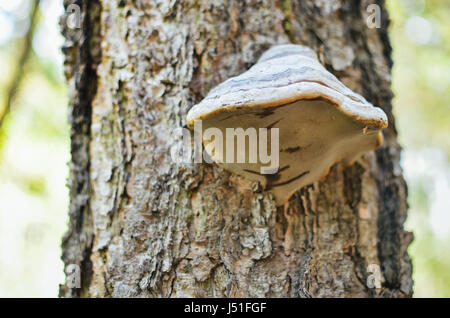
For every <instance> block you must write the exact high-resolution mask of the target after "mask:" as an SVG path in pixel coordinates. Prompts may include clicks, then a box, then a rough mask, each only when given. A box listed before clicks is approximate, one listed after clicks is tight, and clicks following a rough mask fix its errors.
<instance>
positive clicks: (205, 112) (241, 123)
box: [186, 44, 387, 205]
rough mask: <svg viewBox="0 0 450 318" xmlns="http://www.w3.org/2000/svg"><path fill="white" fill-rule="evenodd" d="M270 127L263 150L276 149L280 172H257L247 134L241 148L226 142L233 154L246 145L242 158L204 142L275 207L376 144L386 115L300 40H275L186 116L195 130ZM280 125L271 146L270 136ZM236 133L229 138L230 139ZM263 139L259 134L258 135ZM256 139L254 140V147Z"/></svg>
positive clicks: (259, 166)
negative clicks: (254, 183)
mask: <svg viewBox="0 0 450 318" xmlns="http://www.w3.org/2000/svg"><path fill="white" fill-rule="evenodd" d="M197 121H201V122H202V131H203V132H205V131H206V130H207V129H208V128H217V129H219V130H220V131H221V132H223V136H226V133H227V128H242V129H243V130H244V131H246V132H247V129H248V128H255V129H256V130H257V131H258V132H260V130H259V129H260V128H267V129H268V136H267V148H268V149H272V150H274V149H275V151H276V150H277V148H278V151H279V165H278V170H277V171H276V172H275V171H273V172H274V173H269V174H267V173H261V171H263V170H264V169H263V168H264V167H265V166H266V164H265V163H264V161H261V160H260V158H258V160H257V162H254V161H251V162H250V161H249V160H247V159H249V158H250V156H249V151H251V150H254V149H253V148H251V147H249V144H250V141H251V138H250V135H246V136H245V137H246V138H247V141H248V142H246V143H245V145H244V146H243V148H242V147H241V148H238V147H237V145H232V146H233V147H234V149H232V150H233V151H234V153H235V154H236V153H239V152H242V151H244V152H245V154H246V155H245V156H246V161H245V162H236V161H234V162H231V161H225V160H224V158H227V150H228V151H230V150H231V148H229V149H227V146H226V145H227V143H226V142H223V145H224V147H223V149H220V147H217V143H213V142H212V139H211V138H210V136H209V138H205V135H203V144H204V146H205V150H206V151H207V153H208V154H209V156H210V157H211V158H212V159H213V160H214V161H216V162H217V163H218V164H219V165H220V166H222V167H223V168H225V169H227V170H229V171H232V172H234V173H237V174H239V175H241V176H244V177H246V178H248V179H250V180H254V181H259V182H261V184H262V185H263V187H264V189H265V190H268V191H270V192H272V193H273V194H274V196H275V199H276V202H277V205H282V204H283V203H285V202H286V201H287V200H288V199H289V198H290V197H291V196H292V194H293V193H294V192H295V191H297V190H298V189H300V188H301V187H303V186H305V185H307V184H310V183H313V182H315V181H317V180H319V179H320V178H321V177H322V176H323V175H324V174H326V173H327V171H328V169H329V168H330V167H331V166H332V165H333V164H334V163H336V162H339V161H343V162H344V163H347V164H350V163H352V162H353V161H354V160H355V159H357V158H358V157H359V156H361V155H362V154H363V153H365V152H368V151H371V150H374V149H376V148H378V147H379V146H380V145H381V143H382V141H383V138H382V134H381V130H382V129H384V128H386V127H387V117H386V114H385V113H384V112H383V111H382V110H381V109H380V108H377V107H374V106H373V105H372V104H370V103H369V102H367V101H366V100H365V99H364V98H363V97H362V96H360V95H358V94H356V93H354V92H352V91H351V90H350V89H349V88H347V87H346V86H345V85H344V84H342V83H341V82H340V81H339V80H338V79H337V78H336V77H335V76H334V75H333V74H331V73H330V72H328V71H327V70H326V69H325V68H324V67H323V66H322V65H321V64H320V62H319V61H318V59H317V56H316V54H315V52H314V51H313V50H311V49H310V48H308V47H305V46H301V45H293V44H288V45H278V46H274V47H272V48H271V49H269V50H268V51H266V52H265V53H264V54H263V55H262V56H261V58H260V59H259V60H258V62H257V63H256V64H255V65H254V66H253V67H251V68H250V69H249V70H248V71H246V72H245V73H243V74H241V75H239V76H236V77H233V78H230V79H228V80H226V81H225V82H223V83H221V84H220V85H218V86H217V87H215V88H214V89H212V90H211V91H210V93H209V94H208V95H207V96H206V97H205V98H204V99H203V100H202V101H201V102H200V103H199V104H197V105H194V106H193V107H192V108H191V110H190V111H189V112H188V115H187V120H186V122H187V125H188V127H189V128H190V129H194V124H195V122H197ZM272 128H278V137H279V138H278V140H277V145H275V144H274V143H273V142H272V139H271V137H272V134H274V133H275V132H274V130H271V129H272ZM233 138H234V137H233ZM257 138H258V140H261V136H260V135H258V136H257ZM259 147H260V144H259V143H258V148H259Z"/></svg>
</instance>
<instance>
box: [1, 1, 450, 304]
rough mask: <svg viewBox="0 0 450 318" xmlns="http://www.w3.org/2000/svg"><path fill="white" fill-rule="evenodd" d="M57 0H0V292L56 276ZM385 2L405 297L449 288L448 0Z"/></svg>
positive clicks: (60, 145) (29, 289)
mask: <svg viewBox="0 0 450 318" xmlns="http://www.w3.org/2000/svg"><path fill="white" fill-rule="evenodd" d="M61 2H62V1H56V0H41V1H40V5H39V6H38V7H37V10H36V15H35V16H34V17H35V18H34V23H32V22H31V20H32V19H31V18H32V17H33V3H37V2H34V1H33V0H14V1H11V0H0V70H1V73H0V122H1V124H0V296H3V297H5V296H19V297H20V296H29V297H42V296H49V297H54V296H56V295H57V293H58V284H59V283H61V282H62V281H63V280H64V274H63V265H62V262H61V261H60V253H61V250H60V243H61V237H62V235H63V233H64V232H65V230H66V226H67V224H66V223H67V210H68V191H67V188H66V186H65V183H66V179H67V174H68V167H67V162H68V161H69V159H70V158H69V156H70V155H69V128H68V125H67V119H66V118H67V97H66V95H67V93H66V86H65V83H64V77H63V75H62V61H63V59H62V55H61V53H60V51H59V48H60V46H61V45H62V43H63V41H62V37H61V35H60V34H59V26H58V19H59V16H60V15H61V14H62V10H63V8H62V3H61ZM387 4H388V8H389V10H390V16H391V19H392V21H391V30H390V33H391V41H392V44H393V49H394V51H393V60H394V63H395V64H394V69H393V78H392V81H393V89H394V92H395V94H396V98H395V100H394V111H395V115H396V120H397V127H398V130H399V135H400V142H401V144H402V145H403V147H404V149H405V150H404V154H403V168H404V170H405V176H406V178H407V181H408V184H409V203H410V212H409V218H408V222H407V225H408V229H409V230H411V231H414V233H415V241H414V242H413V244H412V245H411V247H410V255H411V257H412V260H413V263H414V280H415V288H414V290H415V296H416V297H421V296H438V297H439V296H441V297H442V296H446V297H450V272H449V271H448V268H450V246H449V245H450V244H449V243H450V211H449V210H450V186H449V183H450V163H449V159H448V158H449V157H450V103H449V101H450V90H449V84H450V23H449V20H450V1H442V0H427V1H425V0H388V1H387ZM27 48H28V50H27ZM27 52H28V53H27ZM8 105H10V109H8V108H9V106H8ZM3 118H4V120H2V119H3Z"/></svg>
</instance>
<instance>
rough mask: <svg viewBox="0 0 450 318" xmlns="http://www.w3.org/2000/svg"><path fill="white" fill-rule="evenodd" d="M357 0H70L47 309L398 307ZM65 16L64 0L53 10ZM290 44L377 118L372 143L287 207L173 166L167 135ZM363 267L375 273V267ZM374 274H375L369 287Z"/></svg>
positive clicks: (374, 85) (395, 211) (371, 42)
mask: <svg viewBox="0 0 450 318" xmlns="http://www.w3.org/2000/svg"><path fill="white" fill-rule="evenodd" d="M373 2H374V1H373V0H370V1H369V0H366V1H364V0H363V1H344V0H335V1H322V0H308V1H305V0H303V1H302V0H277V1H261V0H246V1H237V0H236V1H233V0H214V1H208V0H203V1H201V0H185V1H176V0H149V1H130V0H128V1H126V0H101V1H100V0H84V1H82V0H79V1H75V4H76V5H78V6H79V8H80V9H81V28H80V29H71V28H69V27H68V26H67V23H65V22H64V21H65V18H67V15H68V14H69V13H67V14H66V16H65V17H63V18H62V21H63V22H62V25H63V32H64V34H65V36H66V39H67V40H66V45H65V47H64V51H65V54H66V76H67V79H68V82H69V85H70V122H71V125H72V126H71V127H72V128H71V144H72V161H71V163H70V169H71V175H70V179H69V186H70V190H71V192H70V199H71V204H70V224H69V230H68V232H67V234H66V236H65V237H64V240H63V260H64V262H65V264H66V269H67V268H68V266H69V265H71V264H75V265H76V266H79V267H80V273H81V288H71V287H72V286H69V284H66V285H65V286H61V290H60V295H61V296H63V297H77V296H81V297H109V296H111V297H181V296H187V297H379V296H382V297H405V296H406V297H407V296H411V294H412V279H411V262H410V259H409V256H408V254H407V251H406V250H407V248H408V245H409V243H410V242H411V240H412V234H411V233H408V232H405V231H404V229H403V222H404V220H405V218H406V213H407V204H406V194H407V188H406V184H405V181H404V179H403V177H402V172H401V168H400V166H399V158H400V150H401V148H400V146H399V145H398V143H397V140H396V137H397V134H396V130H395V125H394V118H393V116H392V107H391V99H392V91H391V89H390V84H391V83H390V69H391V66H392V61H391V58H390V53H391V47H390V44H389V39H388V35H387V27H388V23H389V21H388V16H387V12H386V11H385V9H384V3H383V1H377V2H378V4H379V5H380V7H381V28H369V27H368V26H367V23H366V21H367V18H368V15H369V13H367V7H368V6H369V5H370V4H372V3H373ZM65 3H66V7H68V6H69V4H71V3H73V1H69V0H67V1H65ZM281 43H299V44H304V45H307V46H309V47H311V48H312V49H314V50H316V52H317V53H318V54H319V56H320V59H321V61H322V63H323V64H324V65H325V66H326V67H327V68H328V69H329V70H330V71H331V72H332V73H334V74H335V75H336V76H338V77H339V78H340V79H341V81H343V82H344V84H346V85H347V86H348V87H350V88H351V89H352V90H354V91H356V92H358V93H360V94H361V95H363V96H364V97H365V98H366V99H368V100H369V101H370V102H371V103H373V104H374V105H376V106H379V107H381V108H382V109H383V110H384V111H385V112H386V113H387V114H388V117H389V128H387V129H386V130H385V131H384V137H385V138H384V140H385V141H384V144H383V146H382V147H381V148H380V149H378V150H377V151H376V152H372V153H368V154H366V155H364V156H363V157H362V158H361V159H359V160H358V161H357V162H356V163H355V164H354V165H353V166H351V167H344V166H343V165H341V164H336V165H334V166H333V167H332V169H331V171H330V173H329V175H328V176H327V178H326V180H324V181H322V182H317V183H314V184H312V185H310V186H307V187H305V188H303V189H301V190H300V191H299V192H298V193H297V194H295V195H294V197H293V198H292V199H291V200H290V209H289V210H288V211H289V212H288V213H285V212H284V210H283V208H277V207H276V206H275V203H274V200H273V199H272V197H271V196H270V195H269V194H267V193H264V192H261V191H258V190H255V188H254V187H253V185H252V183H251V182H249V181H247V180H245V179H244V178H241V177H238V176H236V175H232V174H230V173H228V172H226V171H224V170H222V169H221V168H219V167H218V166H217V165H215V164H196V165H194V164H192V165H191V166H188V167H185V166H180V165H178V164H177V163H175V162H173V161H172V160H171V157H170V152H169V150H170V148H171V146H172V145H174V144H175V142H176V139H175V137H174V135H173V131H174V129H175V128H178V127H183V126H184V125H185V117H186V113H187V112H188V110H189V109H190V107H192V105H194V104H195V103H197V102H199V101H200V100H201V99H202V98H203V97H204V96H205V95H206V93H207V92H208V91H209V90H210V89H211V88H212V87H214V86H215V85H217V84H219V83H220V82H222V81H224V80H225V79H227V78H229V77H231V76H235V75H238V74H240V73H242V72H243V71H245V70H247V69H248V68H249V67H250V66H251V65H252V64H254V63H255V62H256V60H257V59H258V57H259V56H260V55H261V54H262V53H263V52H264V51H265V50H266V49H268V48H269V47H271V46H272V45H274V44H281ZM378 269H379V271H378ZM377 278H380V281H379V283H380V284H378V282H377Z"/></svg>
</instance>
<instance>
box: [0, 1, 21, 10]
mask: <svg viewBox="0 0 450 318" xmlns="http://www.w3.org/2000/svg"><path fill="white" fill-rule="evenodd" d="M22 2H24V0H0V9H3V10H5V11H15V10H17V9H19V8H21V7H22V6H23V3H22Z"/></svg>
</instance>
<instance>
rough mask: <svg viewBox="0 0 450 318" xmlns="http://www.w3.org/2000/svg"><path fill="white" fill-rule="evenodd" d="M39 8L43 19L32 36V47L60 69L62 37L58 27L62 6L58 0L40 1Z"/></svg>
mask: <svg viewBox="0 0 450 318" xmlns="http://www.w3.org/2000/svg"><path fill="white" fill-rule="evenodd" d="M40 8H41V12H42V15H43V16H44V19H43V21H42V22H43V23H41V24H40V25H39V27H38V29H37V31H36V34H35V36H34V40H33V49H34V50H35V52H36V53H37V54H38V55H39V56H40V57H42V58H45V59H48V60H51V61H53V62H54V63H55V64H56V65H57V66H58V68H59V69H62V64H63V61H64V57H63V54H62V52H61V47H62V45H63V43H64V38H63V36H62V34H61V30H60V28H59V17H60V16H61V15H62V14H63V13H64V8H63V6H62V5H61V2H60V1H55V0H43V1H41V3H40Z"/></svg>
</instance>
